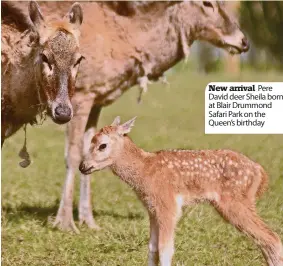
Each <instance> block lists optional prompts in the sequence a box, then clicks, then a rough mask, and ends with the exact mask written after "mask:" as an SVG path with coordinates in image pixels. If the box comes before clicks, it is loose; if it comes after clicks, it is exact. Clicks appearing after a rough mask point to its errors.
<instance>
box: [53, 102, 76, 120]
mask: <svg viewBox="0 0 283 266" xmlns="http://www.w3.org/2000/svg"><path fill="white" fill-rule="evenodd" d="M71 118H72V110H71V108H70V107H69V106H68V105H67V104H62V103H59V104H58V106H57V107H55V110H54V120H55V122H56V123H59V124H64V123H67V122H69V121H70V120H71Z"/></svg>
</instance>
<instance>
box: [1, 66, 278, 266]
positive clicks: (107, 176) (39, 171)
mask: <svg viewBox="0 0 283 266" xmlns="http://www.w3.org/2000/svg"><path fill="white" fill-rule="evenodd" d="M173 72H176V73H173ZM173 72H172V71H171V72H170V73H169V81H170V86H166V85H162V84H154V85H150V88H149V92H148V93H147V94H145V95H144V97H143V102H142V104H140V105H138V104H136V99H137V96H138V91H137V89H136V88H133V89H131V91H130V92H128V93H126V94H125V95H124V96H123V97H121V99H120V100H119V101H117V102H116V103H115V104H113V105H112V106H110V107H107V108H105V109H104V110H103V112H102V117H101V119H100V122H99V126H100V127H101V126H103V125H105V124H108V123H110V122H112V120H113V119H114V117H115V116H117V115H120V116H121V119H122V121H125V120H126V119H129V118H132V117H133V116H136V115H137V116H138V118H137V120H136V124H135V127H134V128H133V130H132V132H131V137H132V139H133V140H134V141H135V142H136V143H137V144H138V145H139V146H141V147H143V148H144V149H146V150H149V151H153V150H159V149H166V148H187V149H205V148H209V149H210V148H230V149H234V150H237V151H240V152H242V153H244V154H246V155H247V156H249V157H250V158H252V159H254V160H256V161H257V162H259V163H261V164H262V165H263V166H264V168H265V169H266V170H267V172H268V173H269V175H270V187H269V190H268V192H267V193H265V195H264V196H263V197H262V198H261V199H260V200H259V201H258V204H257V207H258V208H257V209H258V211H259V213H260V215H261V216H262V217H263V219H264V220H265V221H266V223H267V224H268V225H269V226H270V227H271V228H272V229H273V230H274V231H276V232H277V233H278V234H279V235H280V237H281V239H283V205H282V202H283V193H282V189H283V152H282V151H283V135H205V134H204V88H205V86H206V84H207V83H209V82H210V81H228V80H234V81H240V80H242V81H283V78H282V73H280V74H279V73H278V74H276V73H258V74H256V73H252V72H245V73H242V74H241V75H240V76H234V77H229V76H227V75H224V74H210V75H207V76H205V75H201V74H198V73H194V72H192V71H186V70H185V69H182V65H181V66H179V70H178V71H173ZM280 115H282V114H278V117H279V116H280ZM23 138H24V135H23V131H22V130H20V132H18V133H17V135H15V136H13V137H12V138H10V139H9V140H7V142H6V143H5V144H4V147H3V153H2V265H3V266H4V265H7V266H14V265H29V266H34V265H40V266H43V265H48V266H51V265H58V266H65V265H80V266H84V265H105V266H106V265H107V266H112V265H113V266H114V265H115V266H118V265H123V266H133V265H146V261H147V243H148V235H149V223H148V218H147V214H146V212H145V210H144V209H143V207H142V205H141V203H140V202H139V201H138V200H137V198H136V196H135V194H134V193H133V192H132V191H131V190H130V188H128V187H127V186H126V185H125V184H123V183H122V182H121V181H120V180H119V179H118V178H117V177H115V176H113V175H112V173H111V172H109V171H103V172H98V173H95V174H93V179H92V188H93V194H92V200H93V203H94V205H93V209H94V210H93V211H94V215H95V219H96V221H97V223H98V224H99V225H100V226H101V227H102V230H101V231H99V232H97V231H91V230H89V229H87V228H86V227H82V228H80V229H81V233H80V234H79V235H75V234H71V233H66V232H60V231H58V230H56V229H52V227H51V224H50V220H52V218H53V217H54V216H55V214H56V211H57V208H58V205H59V201H60V197H61V189H62V186H63V182H64V178H65V167H64V156H63V153H64V126H58V125H55V124H53V123H52V122H51V121H46V122H45V123H44V125H43V126H38V127H33V128H32V127H30V126H29V127H28V149H29V152H30V155H31V158H32V160H33V163H32V165H30V166H29V167H28V168H26V169H22V168H20V167H19V165H18V162H19V161H20V158H19V157H18V156H17V154H18V152H19V150H20V148H21V146H22V144H23ZM78 185H79V182H78V179H77V180H76V188H77V189H76V193H75V194H76V197H75V206H77V203H78ZM75 219H76V221H77V208H75ZM175 248H176V253H175V256H174V265H179V266H180V265H188V266H202V265H210V266H218V265H219V266H226V265H227V266H228V265H233V266H234V265H235V266H243V265H253V266H260V265H264V260H263V257H262V255H261V253H260V251H259V249H258V248H257V247H256V246H255V244H254V243H253V242H252V241H251V240H249V239H247V238H246V237H245V236H244V235H242V234H240V233H238V231H237V230H236V229H234V228H233V227H232V226H231V225H229V224H227V223H225V222H224V221H223V220H222V218H220V217H219V216H218V214H217V213H216V212H215V211H214V210H213V209H212V208H211V207H210V206H208V205H205V204H204V205H197V206H193V207H191V208H188V209H186V210H185V212H184V215H183V218H182V219H181V221H180V223H179V225H178V228H177V232H176V244H175Z"/></svg>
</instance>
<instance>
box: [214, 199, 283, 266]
mask: <svg viewBox="0 0 283 266" xmlns="http://www.w3.org/2000/svg"><path fill="white" fill-rule="evenodd" d="M215 207H216V209H218V211H219V212H220V214H222V216H223V217H224V218H225V219H226V220H227V221H229V222H230V223H231V224H233V225H234V226H235V227H236V228H237V229H238V230H239V231H241V232H244V233H245V234H247V235H249V236H250V237H252V238H253V239H254V240H255V242H256V243H257V244H258V246H259V247H260V248H261V250H262V253H263V255H264V257H265V259H266V262H267V264H268V265H269V266H283V256H282V255H283V254H282V252H283V249H282V244H281V241H280V239H279V237H278V236H277V234H275V233H274V232H272V231H271V230H270V229H269V228H268V226H267V225H266V224H265V223H264V222H263V221H262V220H261V219H260V217H259V216H258V215H257V214H256V212H255V210H254V207H253V206H252V204H249V203H247V202H239V201H225V202H218V203H217V205H216V206H215Z"/></svg>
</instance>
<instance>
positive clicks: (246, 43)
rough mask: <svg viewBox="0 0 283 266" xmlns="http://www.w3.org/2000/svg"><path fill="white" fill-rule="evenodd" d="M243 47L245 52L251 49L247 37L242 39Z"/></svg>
mask: <svg viewBox="0 0 283 266" xmlns="http://www.w3.org/2000/svg"><path fill="white" fill-rule="evenodd" d="M242 47H243V51H244V52H247V51H248V50H249V49H250V44H249V41H248V39H247V38H246V37H244V38H243V39H242Z"/></svg>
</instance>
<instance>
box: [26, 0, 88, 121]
mask: <svg viewBox="0 0 283 266" xmlns="http://www.w3.org/2000/svg"><path fill="white" fill-rule="evenodd" d="M29 16H30V19H31V21H32V22H33V25H34V31H36V32H37V33H38V48H37V49H36V51H37V56H36V62H35V64H36V65H37V72H36V78H37V83H38V84H37V86H39V87H40V93H41V94H42V95H43V97H44V100H45V101H46V102H47V106H48V111H49V112H50V114H51V116H52V119H53V121H54V122H56V123H58V124H63V123H66V122H68V121H69V120H70V119H71V118H72V116H73V108H72V105H71V101H70V100H71V97H72V96H73V94H74V90H75V80H76V76H77V72H78V68H79V65H80V62H81V60H82V59H83V58H84V57H83V56H82V55H81V54H80V52H79V42H78V38H79V34H80V31H79V27H80V25H81V23H82V20H83V12H82V9H81V6H80V5H79V4H78V3H75V4H73V5H72V6H71V9H70V11H69V12H68V13H67V14H66V16H65V17H64V18H63V19H62V20H60V21H56V22H46V21H45V19H44V17H43V15H42V13H41V11H40V8H39V6H38V4H37V3H36V2H35V1H32V2H30V4H29Z"/></svg>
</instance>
